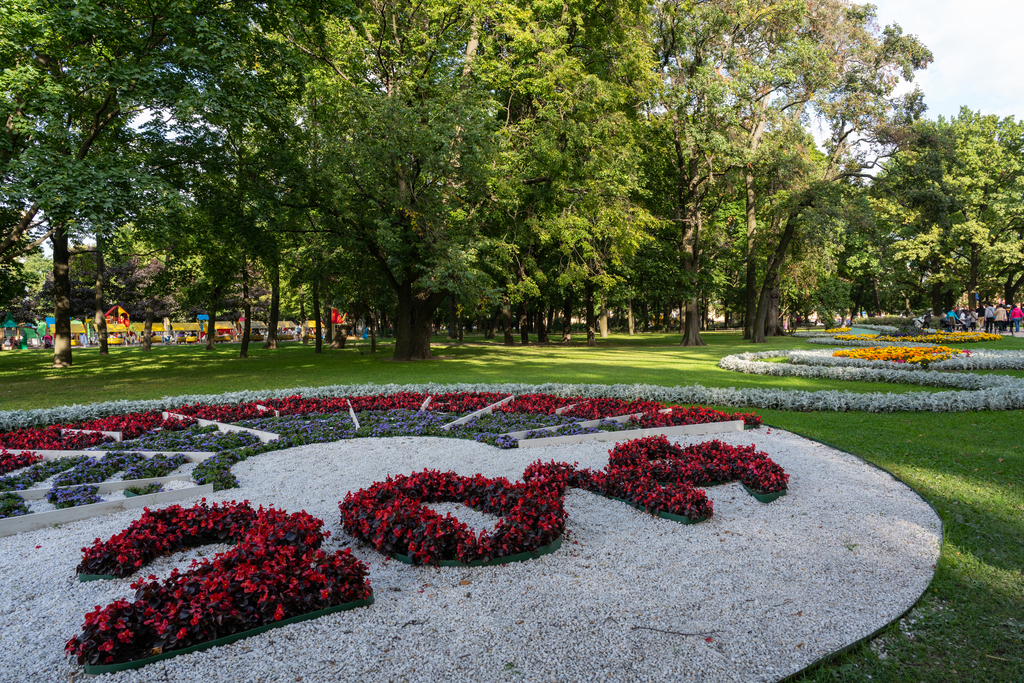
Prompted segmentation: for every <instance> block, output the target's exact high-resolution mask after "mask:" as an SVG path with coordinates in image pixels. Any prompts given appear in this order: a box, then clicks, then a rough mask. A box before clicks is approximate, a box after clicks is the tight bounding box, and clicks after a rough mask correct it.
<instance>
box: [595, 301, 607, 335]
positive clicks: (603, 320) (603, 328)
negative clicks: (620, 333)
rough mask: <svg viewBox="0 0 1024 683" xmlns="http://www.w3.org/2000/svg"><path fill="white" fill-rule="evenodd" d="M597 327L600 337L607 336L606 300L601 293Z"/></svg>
mask: <svg viewBox="0 0 1024 683" xmlns="http://www.w3.org/2000/svg"><path fill="white" fill-rule="evenodd" d="M597 322H598V327H599V329H600V330H601V339H607V338H608V301H607V300H606V299H605V297H604V295H603V294H602V295H601V316H600V317H599V318H598V321H597Z"/></svg>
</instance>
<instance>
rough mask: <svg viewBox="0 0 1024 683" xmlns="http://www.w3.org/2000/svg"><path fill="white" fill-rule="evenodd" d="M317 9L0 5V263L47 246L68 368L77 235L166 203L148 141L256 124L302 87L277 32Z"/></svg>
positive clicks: (35, 0)
mask: <svg viewBox="0 0 1024 683" xmlns="http://www.w3.org/2000/svg"><path fill="white" fill-rule="evenodd" d="M319 9H320V3H319V2H317V1H316V0H309V2H303V0H297V1H296V2H292V1H290V0H282V1H281V2H275V3H272V4H266V3H263V2H260V1H258V0H240V1H238V2H234V3H231V4H230V5H225V4H223V3H219V2H215V1H213V0H169V1H168V2H163V3H160V4H157V5H154V4H152V3H149V2H144V1H143V0H125V1H124V2H119V3H116V4H111V3H108V2H105V0H79V1H78V2H74V3H66V2H59V1H58V0H10V2H7V3H5V7H4V14H3V20H2V21H0V63H3V64H4V65H5V70H4V79H5V83H4V85H5V90H6V96H5V97H4V98H3V100H2V101H0V118H2V119H3V120H4V121H5V123H6V125H5V127H4V129H3V133H2V138H3V145H2V146H0V178H2V183H0V186H2V194H0V263H7V262H9V261H10V260H12V259H13V258H15V257H16V256H17V255H19V254H23V253H26V250H31V249H32V248H34V246H35V245H38V244H40V243H41V241H42V240H43V239H46V238H47V237H49V238H50V239H51V241H52V246H53V253H54V286H55V302H56V308H55V317H56V319H57V323H56V332H57V334H56V338H55V345H54V348H55V352H54V365H55V366H56V367H63V366H67V365H70V364H71V346H70V327H69V324H68V319H69V318H68V308H67V304H68V288H69V284H68V283H69V280H68V278H69V272H68V257H69V253H70V252H69V248H68V243H69V240H70V239H72V238H73V237H74V236H75V235H76V231H81V230H88V229H89V228H90V227H91V226H93V225H104V224H106V223H109V222H110V220H111V219H112V218H114V217H116V216H118V215H123V214H125V213H126V212H128V210H129V209H130V208H132V207H135V206H137V205H138V204H139V203H140V200H142V199H143V197H142V196H143V195H145V194H147V193H151V194H152V195H153V196H160V194H161V193H160V191H159V190H160V189H161V183H159V182H158V179H157V178H156V176H155V174H154V171H155V170H156V167H157V166H159V164H158V163H157V162H155V161H154V160H153V159H152V157H151V156H150V155H149V154H147V153H146V152H147V151H148V150H150V149H151V148H152V147H153V146H156V145H158V144H159V143H167V142H168V141H174V143H175V144H176V145H178V146H179V147H184V146H187V145H189V144H192V143H194V142H197V141H198V140H200V139H202V138H206V137H209V136H211V135H214V136H215V135H216V132H215V129H212V128H211V127H210V126H209V125H208V124H209V123H210V122H211V121H212V122H213V123H214V125H218V124H222V123H223V122H224V121H225V120H228V119H232V118H233V119H235V120H237V119H239V118H243V119H244V118H247V117H250V116H251V115H252V112H253V110H254V109H259V108H260V104H259V103H266V102H268V100H271V99H272V98H273V97H275V96H277V95H279V94H281V93H282V92H283V91H287V90H289V89H292V88H294V87H295V83H294V79H289V78H285V77H284V74H285V73H287V72H288V71H289V69H290V67H292V66H295V64H296V62H295V60H294V59H293V58H292V57H291V56H290V54H289V53H290V49H289V48H288V47H287V45H286V44H284V43H283V41H281V40H280V39H279V37H278V35H277V34H276V31H277V30H279V29H281V28H282V27H283V25H285V24H287V23H288V22H289V21H300V20H301V21H303V22H309V23H313V24H314V25H315V21H316V16H315V15H316V13H317V12H318V11H319ZM143 114H145V116H143ZM146 117H148V120H147V118H146ZM141 203H146V202H145V201H142V202H141Z"/></svg>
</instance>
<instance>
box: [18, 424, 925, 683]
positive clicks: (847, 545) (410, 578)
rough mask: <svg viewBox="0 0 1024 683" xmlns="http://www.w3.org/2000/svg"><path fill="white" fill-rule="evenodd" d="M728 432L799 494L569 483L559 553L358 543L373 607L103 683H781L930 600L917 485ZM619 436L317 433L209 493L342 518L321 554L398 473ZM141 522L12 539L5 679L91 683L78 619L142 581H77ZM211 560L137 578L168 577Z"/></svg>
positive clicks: (574, 451) (599, 455)
mask: <svg viewBox="0 0 1024 683" xmlns="http://www.w3.org/2000/svg"><path fill="white" fill-rule="evenodd" d="M700 440H705V439H700V438H691V439H680V440H679V443H681V444H682V445H686V444H688V443H695V442H697V441H700ZM722 440H723V441H728V442H729V443H733V444H738V445H743V444H750V443H755V444H756V445H757V446H758V448H760V449H762V450H765V451H767V452H768V454H769V455H770V456H771V457H772V458H773V459H774V460H775V461H776V462H778V463H779V464H781V465H782V466H783V467H784V468H785V469H786V471H787V472H788V473H789V474H790V488H789V495H787V496H784V497H783V498H780V499H778V500H777V501H775V502H773V503H771V504H767V505H765V504H762V503H759V502H757V501H756V500H755V499H754V498H752V497H751V496H749V495H747V494H746V493H745V492H744V491H743V489H742V487H741V486H740V485H739V484H738V483H733V484H728V485H725V486H719V487H714V488H710V489H707V491H708V495H709V497H711V498H713V499H714V501H715V516H714V517H713V518H712V519H711V520H709V521H707V522H704V523H702V524H698V525H692V526H685V525H681V524H677V523H675V522H671V521H667V520H661V519H657V518H654V517H652V516H650V515H646V514H642V513H640V512H637V511H636V510H634V509H632V508H630V507H628V506H626V505H625V504H623V503H619V502H616V501H611V500H606V499H603V498H600V497H598V496H595V495H593V494H591V493H587V492H584V491H579V490H570V491H569V492H568V493H567V495H566V509H567V510H568V512H569V514H570V519H569V522H568V527H569V533H568V536H567V538H566V540H565V543H564V544H563V546H562V548H561V550H559V551H558V552H555V553H553V554H551V555H547V556H545V557H543V558H540V559H538V560H534V561H531V562H526V563H519V564H510V565H504V566H500V567H481V568H473V569H468V568H440V569H437V568H427V567H409V566H407V565H403V564H401V563H399V562H396V561H393V560H387V559H386V558H384V557H383V556H382V555H379V554H377V553H376V552H375V551H373V550H371V549H369V548H367V547H362V548H358V547H357V548H354V552H355V554H356V555H358V556H359V557H360V558H361V559H363V560H364V561H366V562H368V563H369V565H370V580H371V582H372V585H373V588H374V591H375V594H376V599H377V600H376V603H375V604H374V605H372V606H370V607H367V608H362V609H357V610H352V611H349V612H343V613H338V614H333V615H329V616H327V617H323V618H320V619H316V620H313V621H308V622H304V623H302V624H295V625H291V626H286V627H283V628H280V629H274V630H272V631H270V632H268V633H265V634H262V635H259V636H256V637H253V638H247V639H244V640H242V641H239V642H238V643H235V644H233V645H230V646H227V647H222V648H216V649H213V650H209V651H206V652H203V653H195V654H191V655H186V656H182V657H175V658H172V659H170V660H166V661H164V662H161V663H157V664H154V665H150V666H148V667H144V668H142V669H140V670H137V671H129V672H123V673H120V674H115V675H110V676H105V677H103V678H102V679H101V680H103V681H166V682H167V683H174V682H182V683H185V682H192V681H200V680H201V681H210V682H214V681H241V682H248V681H261V682H263V681H281V682H284V681H289V682H292V681H300V680H301V681H303V683H314V682H321V681H322V682H324V683H326V682H328V681H332V682H333V681H430V682H431V683H436V682H439V681H462V680H470V681H558V682H564V681H581V682H582V681H587V682H590V681H595V680H613V681H648V680H650V681H705V680H706V681H775V680H779V679H781V678H783V677H785V676H786V675H788V674H790V673H792V672H794V671H797V670H799V669H801V668H803V667H805V666H806V665H808V664H810V663H811V662H813V661H815V660H816V659H818V658H819V657H821V656H823V655H826V654H828V653H830V652H833V651H835V650H837V649H838V648H840V647H842V646H843V645H846V644H848V643H851V642H853V641H855V640H857V639H859V638H861V637H863V636H865V635H867V634H869V633H871V632H873V631H874V630H876V629H878V628H879V627H881V626H883V625H885V624H886V623H888V622H889V621H891V620H893V619H894V618H896V617H897V616H898V615H900V614H902V613H903V612H904V611H905V610H906V609H908V608H909V607H910V606H911V605H912V604H913V603H914V602H915V601H916V600H917V598H918V597H919V596H920V595H921V593H922V592H923V591H924V590H925V588H926V587H927V585H928V583H929V582H930V580H931V578H932V575H933V573H934V567H935V562H936V561H937V559H938V555H939V544H940V535H941V532H940V521H939V519H938V517H937V516H936V515H935V513H934V512H933V511H932V509H931V508H930V507H929V506H928V505H927V504H926V503H925V502H924V501H923V500H921V499H920V498H919V497H918V496H917V495H916V494H914V493H913V492H912V491H910V490H909V489H908V488H907V487H906V486H904V485H903V484H901V483H899V482H897V481H895V480H894V479H892V478H891V477H890V476H889V475H887V474H885V473H883V472H881V471H879V470H877V469H875V468H873V467H871V466H869V465H866V464H865V463H863V462H861V461H860V460H858V459H856V458H853V457H851V456H848V455H845V454H842V453H839V452H836V451H834V450H832V449H829V448H827V447H825V446H822V445H819V444H816V443H813V442H810V441H807V440H805V439H802V438H800V437H797V436H794V435H792V434H789V433H787V432H781V431H779V430H775V429H772V430H768V429H765V428H762V429H759V430H755V431H748V432H744V433H737V434H734V435H728V436H726V437H725V438H723V439H722ZM609 447H610V445H609V444H601V443H586V444H577V445H570V446H553V447H547V448H531V449H524V450H518V449H513V450H499V449H497V448H493V447H490V446H487V445H483V444H478V443H475V442H471V441H465V440H457V439H437V438H426V437H398V438H392V439H360V440H355V441H346V442H338V443H333V444H316V445H310V446H303V447H298V448H293V449H289V450H284V451H278V452H273V453H267V454H264V455H260V456H259V457H257V458H253V459H251V460H248V461H246V462H243V463H241V464H239V465H236V466H235V467H234V471H235V473H236V474H237V475H238V478H239V480H240V482H241V485H242V488H241V489H236V490H233V491H224V492H221V493H218V494H215V495H214V496H212V499H214V500H235V499H237V500H242V499H247V500H249V501H251V502H253V503H260V504H264V505H266V504H270V503H273V504H275V505H276V506H277V507H280V508H284V509H286V510H289V511H299V510H302V509H305V510H306V511H308V512H310V513H311V514H313V515H316V516H318V517H320V518H322V519H324V520H325V521H326V522H327V526H328V528H329V529H331V530H332V535H333V537H332V538H331V539H330V541H329V542H328V545H327V547H328V548H336V547H340V546H344V545H347V544H348V543H349V542H350V539H349V537H347V536H346V535H345V534H344V533H343V532H342V531H341V530H340V527H339V524H338V521H339V514H338V507H337V504H338V501H339V500H340V499H341V498H343V497H344V494H345V492H346V491H349V490H353V489H357V488H360V487H364V486H368V485H370V484H372V483H373V482H375V481H379V480H382V479H383V478H384V477H385V476H386V475H387V474H389V473H390V474H398V473H408V472H411V471H416V470H420V469H423V468H425V467H432V468H438V469H449V468H450V469H452V470H455V471H457V472H459V473H460V474H465V475H470V474H474V473H476V472H481V473H483V474H485V475H488V476H498V475H503V476H506V477H509V478H510V479H517V478H518V477H519V476H520V475H521V474H522V471H523V469H524V468H525V467H526V465H528V464H529V463H530V462H532V461H535V460H536V459H538V458H541V459H543V460H544V461H548V460H550V459H555V460H561V461H566V460H567V461H569V462H573V461H578V462H579V464H580V465H581V466H589V467H594V468H601V467H603V466H604V465H605V464H606V463H607V457H608V448H609ZM184 504H187V502H186V503H184ZM449 509H451V510H453V511H456V510H457V509H458V507H457V506H451V507H450V508H449ZM138 515H139V512H138V511H128V512H123V513H118V514H115V515H110V516H108V517H102V518H96V519H90V520H86V521H83V522H78V523H74V524H69V525H65V526H64V527H63V528H60V529H46V530H40V531H34V532H30V533H26V534H21V535H17V536H12V537H8V538H3V539H0V624H2V629H0V681H26V680H31V681H68V680H69V679H71V678H72V676H73V675H74V680H80V679H81V677H82V674H81V673H80V672H81V670H80V669H79V668H78V667H77V666H73V665H72V664H71V663H69V662H68V660H66V659H65V658H64V656H63V646H64V643H65V642H66V641H67V640H68V639H69V638H70V637H71V636H72V635H74V634H75V633H76V632H77V631H78V628H79V627H80V624H81V622H82V615H83V613H84V612H86V611H88V610H90V609H91V608H92V607H93V606H94V605H105V604H107V603H108V602H110V601H111V600H113V599H115V598H131V596H132V591H131V590H130V589H129V584H130V583H131V579H123V580H115V581H97V582H91V583H78V582H77V581H76V580H75V575H74V570H75V566H76V564H77V563H78V562H79V560H80V552H79V549H80V548H81V547H82V546H83V545H86V544H87V543H89V542H91V541H92V539H93V538H95V537H97V536H99V537H102V538H104V539H106V538H108V537H109V536H110V535H112V534H113V533H116V532H118V531H120V530H121V529H123V528H124V527H125V526H127V524H128V523H129V522H130V521H131V520H132V519H135V518H137V516H138ZM466 521H470V520H469V519H467V520H466ZM472 523H473V525H474V526H476V525H478V524H481V523H484V520H481V519H479V518H474V519H473V520H472ZM37 546H41V547H37ZM216 550H218V548H214V547H208V548H201V549H197V550H195V551H193V552H191V553H188V554H185V553H182V554H179V555H177V556H175V557H172V558H165V559H162V560H160V561H159V562H157V563H154V564H153V565H152V566H151V567H150V568H147V569H146V570H144V571H145V572H146V574H149V573H154V574H157V575H158V576H166V575H167V574H168V573H169V572H170V571H171V568H172V567H175V566H176V567H179V568H182V569H184V568H186V567H187V566H188V563H189V561H190V560H191V558H193V557H197V556H198V552H203V553H204V554H205V555H209V554H210V553H211V552H215V551H216ZM466 582H468V583H466ZM648 629H650V630H648ZM654 629H660V630H663V631H675V632H678V633H675V634H668V633H661V632H658V631H657V630H654ZM684 633H685V634H706V635H681V634H684ZM76 672H79V673H77V675H75V674H76Z"/></svg>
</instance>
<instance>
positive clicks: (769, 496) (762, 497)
mask: <svg viewBox="0 0 1024 683" xmlns="http://www.w3.org/2000/svg"><path fill="white" fill-rule="evenodd" d="M743 488H744V489H746V491H747V493H749V494H750V495H752V496H753V497H754V498H757V499H758V500H759V501H761V502H762V503H770V502H772V501H773V500H775V499H776V498H781V497H782V496H784V495H786V489H782V490H781V491H776V492H775V493H758V492H757V491H755V490H754V489H752V488H750V487H749V486H747V485H746V484H744V485H743Z"/></svg>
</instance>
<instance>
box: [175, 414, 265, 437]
mask: <svg viewBox="0 0 1024 683" xmlns="http://www.w3.org/2000/svg"><path fill="white" fill-rule="evenodd" d="M169 417H173V418H175V419H177V420H195V421H196V424H198V425H199V426H200V427H211V426H212V427H216V428H217V431H218V432H246V433H248V434H253V435H255V436H256V437H257V438H258V439H259V440H260V441H262V442H263V443H270V442H271V441H277V440H278V439H280V438H281V436H280V435H279V434H274V433H273V432H264V431H262V430H259V429H249V428H248V427H239V426H238V425H233V424H228V423H227V422H217V421H216V420H203V419H200V418H198V417H191V416H190V415H180V414H178V413H171V412H168V411H166V410H165V411H163V418H164V419H165V420H166V419H167V418H169Z"/></svg>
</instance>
